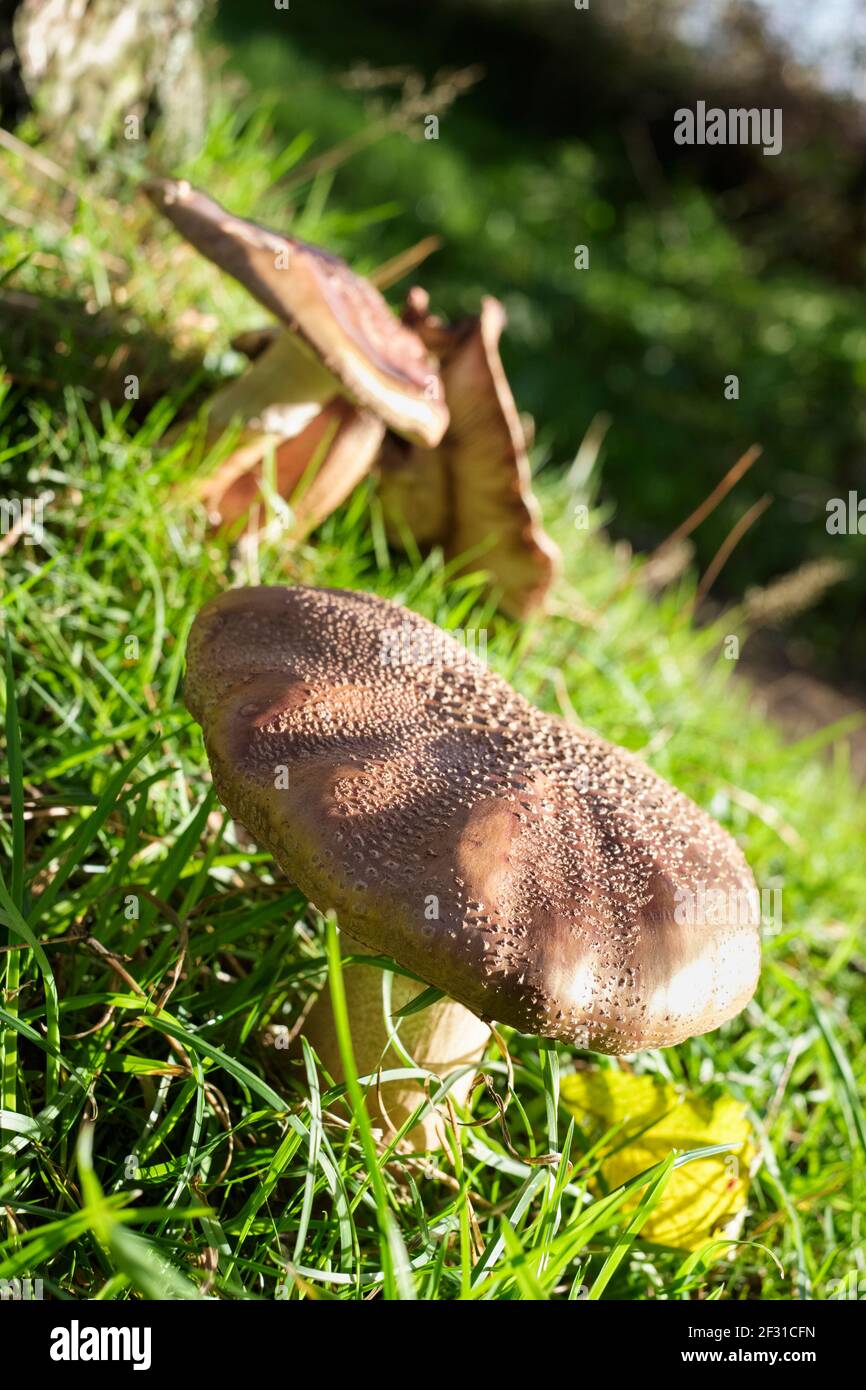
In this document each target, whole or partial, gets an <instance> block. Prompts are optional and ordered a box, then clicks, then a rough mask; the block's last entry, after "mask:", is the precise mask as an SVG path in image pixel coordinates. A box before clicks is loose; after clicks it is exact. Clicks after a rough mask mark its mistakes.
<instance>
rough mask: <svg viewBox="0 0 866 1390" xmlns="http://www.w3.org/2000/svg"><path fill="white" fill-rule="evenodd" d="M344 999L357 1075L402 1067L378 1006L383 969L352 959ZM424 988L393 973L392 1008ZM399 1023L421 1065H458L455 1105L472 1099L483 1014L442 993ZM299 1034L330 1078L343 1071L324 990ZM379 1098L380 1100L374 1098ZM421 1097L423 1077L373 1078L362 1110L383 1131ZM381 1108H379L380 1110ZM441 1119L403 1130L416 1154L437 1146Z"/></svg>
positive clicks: (432, 1114) (439, 1071)
mask: <svg viewBox="0 0 866 1390" xmlns="http://www.w3.org/2000/svg"><path fill="white" fill-rule="evenodd" d="M342 937H343V943H344V950H345V951H346V952H347V953H349V954H351V955H375V954H376V952H374V951H370V950H368V948H367V947H366V946H361V945H360V944H359V943H358V942H356V941H354V940H353V939H352V938H351V937H349V936H347V935H346V933H345V932H343V933H342ZM344 985H345V990H346V1004H347V1007H348V1013H349V1021H350V1024H351V1029H352V1051H353V1053H354V1057H355V1065H356V1067H357V1069H358V1075H359V1076H371V1075H375V1073H376V1072H377V1071H378V1069H379V1068H380V1067H381V1068H382V1070H383V1071H386V1070H389V1069H391V1068H394V1067H405V1065H406V1062H405V1059H404V1058H402V1057H400V1056H399V1055H398V1054H397V1053H396V1052H395V1051H394V1048H393V1046H392V1045H391V1043H390V1042H389V1039H388V1033H387V1031H386V1028H385V1021H384V1017H383V1008H382V971H381V969H380V968H379V967H378V966H374V965H369V966H367V965H350V966H348V967H347V969H346V972H345V976H344ZM421 991H422V986H421V985H419V984H418V982H417V980H410V979H407V978H406V976H405V975H395V976H394V983H393V988H392V994H391V1009H392V1013H396V1012H397V1010H399V1009H401V1008H402V1007H403V1006H404V1005H405V1004H408V1003H409V1001H410V1000H411V999H414V998H416V997H417V995H418V994H420V993H421ZM395 1026H399V1037H400V1042H401V1043H402V1045H403V1047H404V1048H405V1050H406V1052H408V1054H409V1055H410V1057H412V1058H413V1059H414V1061H415V1062H416V1063H417V1065H418V1066H419V1067H424V1068H425V1069H426V1070H427V1071H429V1072H432V1073H434V1074H435V1075H436V1076H440V1077H444V1076H447V1075H448V1074H449V1073H450V1072H453V1071H455V1070H457V1069H458V1068H459V1067H466V1068H468V1070H467V1071H466V1073H465V1074H464V1075H463V1076H461V1077H459V1079H458V1080H457V1081H456V1082H455V1084H454V1085H453V1086H452V1087H451V1089H450V1090H449V1092H448V1094H449V1095H450V1096H451V1098H452V1100H453V1101H454V1102H455V1104H456V1105H457V1106H458V1107H460V1106H463V1105H465V1104H466V1102H467V1101H468V1099H469V1094H470V1090H471V1087H472V1081H473V1077H474V1075H475V1070H476V1068H477V1067H478V1065H479V1064H480V1062H481V1059H482V1057H483V1055H484V1049H485V1047H486V1045H487V1041H488V1039H489V1037H490V1029H489V1028H488V1026H487V1024H486V1023H482V1021H481V1019H480V1018H477V1017H476V1015H475V1014H473V1013H470V1012H469V1010H468V1009H466V1008H464V1007H463V1005H462V1004H458V1003H456V1001H455V1000H453V999H447V998H446V999H440V1000H438V1001H437V1002H436V1003H435V1004H431V1005H430V1006H429V1008H426V1009H423V1010H421V1011H420V1012H419V1013H417V1014H410V1015H409V1016H408V1017H406V1018H403V1019H398V1020H395ZM304 1033H305V1035H306V1038H307V1040H308V1042H310V1043H312V1045H313V1047H314V1048H315V1049H316V1052H317V1053H318V1054H319V1058H320V1060H321V1062H322V1065H323V1066H324V1068H325V1069H326V1071H328V1072H330V1074H331V1076H333V1078H334V1080H335V1081H343V1080H344V1079H345V1074H344V1072H343V1064H342V1061H341V1058H340V1049H339V1046H338V1043H337V1035H336V1030H335V1027H334V1015H333V1013H332V1011H331V995H330V990H328V989H327V988H326V989H324V990H323V991H322V993H321V994H320V995H319V997H318V999H317V1000H316V1003H315V1004H314V1005H313V1008H312V1010H311V1011H310V1014H309V1016H308V1018H307V1021H306V1024H305V1027H304ZM380 1096H381V1105H380V1103H379V1098H380ZM424 1099H425V1092H424V1087H423V1082H419V1081H411V1080H406V1081H385V1082H382V1084H381V1086H380V1087H379V1088H378V1091H377V1088H376V1086H375V1083H374V1084H373V1085H371V1087H370V1089H369V1090H368V1092H367V1109H368V1110H369V1112H370V1114H371V1115H372V1117H373V1118H374V1120H376V1121H377V1122H378V1123H380V1124H381V1125H382V1127H383V1129H384V1130H385V1132H386V1136H387V1132H388V1130H389V1128H390V1126H389V1124H388V1121H389V1120H390V1122H391V1124H392V1125H394V1126H395V1127H396V1128H398V1129H399V1128H400V1126H401V1125H402V1124H403V1122H404V1121H405V1120H406V1119H407V1118H408V1117H409V1116H410V1115H411V1114H412V1112H413V1110H416V1109H417V1107H418V1106H419V1105H420V1104H421V1102H422V1101H423V1100H424ZM383 1108H384V1112H385V1113H384V1114H383ZM442 1138H443V1136H442V1119H441V1116H440V1115H439V1114H437V1112H436V1111H435V1110H431V1111H429V1112H428V1113H427V1114H426V1115H425V1116H423V1118H422V1119H421V1120H420V1121H419V1122H418V1124H416V1125H414V1126H413V1128H412V1129H411V1130H410V1131H409V1133H408V1134H407V1135H406V1141H405V1142H406V1145H407V1146H408V1147H409V1148H411V1149H413V1150H414V1151H416V1152H420V1151H422V1150H425V1149H430V1148H436V1147H438V1146H441V1144H442Z"/></svg>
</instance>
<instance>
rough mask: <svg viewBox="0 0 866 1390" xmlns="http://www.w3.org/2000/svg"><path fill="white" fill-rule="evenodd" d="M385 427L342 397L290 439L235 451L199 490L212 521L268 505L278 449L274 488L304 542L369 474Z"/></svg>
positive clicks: (265, 440)
mask: <svg viewBox="0 0 866 1390" xmlns="http://www.w3.org/2000/svg"><path fill="white" fill-rule="evenodd" d="M384 433H385V426H384V425H383V424H382V422H381V420H379V419H377V417H376V416H375V415H371V414H370V412H369V411H367V410H359V409H358V408H357V407H356V406H354V405H351V404H350V402H349V401H347V400H344V399H343V398H342V397H341V396H336V397H335V398H334V399H333V400H331V401H329V402H328V403H327V404H326V405H324V406H323V407H322V408H321V409H320V410H319V411H318V413H317V414H316V415H315V416H314V417H313V419H312V420H311V421H310V422H309V424H308V425H306V426H305V428H304V429H302V430H300V431H299V432H298V434H295V435H292V436H290V437H288V438H281V437H280V436H278V435H268V434H264V435H258V436H256V437H254V439H253V441H252V442H251V443H247V444H246V445H244V446H242V447H241V448H240V449H237V450H235V451H234V453H232V454H231V455H230V456H229V458H228V459H227V460H226V461H225V463H224V464H222V465H221V466H220V467H218V468H217V469H216V471H215V472H214V473H212V474H211V475H210V476H209V477H208V478H207V479H206V480H205V482H204V484H203V485H201V486H200V487H199V489H198V491H199V496H200V497H201V499H202V501H203V502H204V503H205V505H206V507H207V509H208V512H209V514H210V517H211V520H212V521H213V522H214V523H215V524H217V525H220V526H233V525H234V524H235V523H236V522H238V521H240V519H241V518H242V517H247V518H248V519H249V518H250V517H251V516H252V515H253V514H254V509H255V508H256V506H257V505H258V504H260V503H261V502H262V501H263V496H262V482H263V477H264V460H265V455H266V453H267V451H268V448H269V447H271V448H273V451H274V486H275V489H276V492H277V494H278V496H280V497H282V498H284V499H285V500H286V501H287V502H290V503H291V509H292V513H293V519H292V525H291V530H290V532H289V534H290V535H291V536H292V538H293V539H301V538H303V537H304V536H306V535H307V534H308V533H309V532H310V531H313V530H315V528H316V527H317V526H319V525H320V524H321V522H323V521H324V520H325V518H326V517H329V516H330V515H331V512H333V511H335V510H336V508H337V507H339V505H340V503H341V502H344V501H345V499H346V498H347V497H348V496H349V493H350V492H351V491H352V490H353V488H355V487H356V486H357V484H358V483H360V482H361V480H362V479H363V478H364V476H365V475H366V474H367V473H368V472H369V470H370V467H371V466H372V463H373V460H374V458H375V457H376V453H377V452H378V450H379V447H380V445H381V443H382V436H383V435H384Z"/></svg>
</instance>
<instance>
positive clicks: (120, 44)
mask: <svg viewBox="0 0 866 1390" xmlns="http://www.w3.org/2000/svg"><path fill="white" fill-rule="evenodd" d="M0 3H3V4H4V8H5V11H6V12H7V14H8V12H9V11H10V10H11V11H12V13H11V32H12V36H13V40H14V50H15V54H14V58H17V66H18V69H19V71H20V81H21V83H23V87H24V89H25V91H26V96H27V98H28V100H29V103H30V105H31V106H32V108H33V110H34V111H35V113H36V117H37V119H38V122H39V125H40V127H41V128H42V130H43V131H44V132H45V133H46V135H49V136H51V137H53V138H54V139H55V140H56V141H58V142H59V143H60V144H61V145H70V146H73V145H77V146H80V147H83V148H84V149H85V150H86V151H87V152H88V153H90V154H98V153H99V152H100V151H102V150H103V149H105V148H106V147H107V146H109V145H112V144H115V143H118V142H119V141H121V140H130V141H131V140H139V139H143V138H144V137H145V135H146V134H148V133H149V131H150V129H151V128H152V127H153V125H154V123H155V121H156V120H157V119H159V120H160V122H161V128H162V134H163V140H164V142H165V146H166V147H167V149H168V151H169V155H170V157H171V158H181V157H183V155H185V154H189V153H191V152H192V151H194V150H195V149H196V148H197V147H198V145H199V144H200V142H201V139H202V135H203V129H204V111H205V102H204V80H203V72H202V64H201V60H200V58H199V55H198V52H197V50H196V46H195V26H196V24H197V23H198V21H199V20H200V19H201V17H202V15H203V14H204V13H205V12H206V11H209V10H210V8H211V0H0ZM0 27H2V17H0ZM6 27H7V29H8V28H9V22H8V19H7V26H6ZM0 45H2V33H0ZM14 58H10V59H9V66H10V68H14V66H15V62H14ZM10 90H11V89H10Z"/></svg>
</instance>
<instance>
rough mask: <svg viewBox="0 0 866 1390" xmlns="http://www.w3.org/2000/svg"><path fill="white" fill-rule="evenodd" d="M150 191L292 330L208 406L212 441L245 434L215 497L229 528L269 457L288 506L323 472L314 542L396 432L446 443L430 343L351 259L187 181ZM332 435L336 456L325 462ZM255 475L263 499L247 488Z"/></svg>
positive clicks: (250, 342)
mask: <svg viewBox="0 0 866 1390" xmlns="http://www.w3.org/2000/svg"><path fill="white" fill-rule="evenodd" d="M143 187H144V191H145V192H146V194H147V196H148V197H149V198H150V200H151V202H153V203H154V205H155V206H156V207H157V208H158V209H159V210H160V211H161V212H163V213H164V214H165V215H166V217H168V218H169V219H170V220H171V221H172V222H173V223H174V225H175V227H176V228H177V230H178V231H179V232H180V233H181V235H182V236H184V237H186V239H187V241H189V242H190V243H191V244H192V245H193V246H195V247H196V249H197V250H198V251H200V252H201V253H202V254H203V255H205V256H207V257H208V259H209V260H212V261H214V262H215V264H216V265H218V266H220V267H221V268H222V269H223V270H225V271H227V272H228V273H229V274H230V275H233V276H234V277H235V279H236V280H239V281H240V283H241V284H242V285H244V286H245V287H246V289H248V290H249V291H250V293H251V294H252V295H254V296H255V298H256V299H257V300H258V301H259V302H260V303H261V304H263V305H264V306H265V308H267V309H269V310H270V311H271V313H273V314H274V315H275V316H276V317H277V319H278V320H279V321H280V323H281V325H283V326H284V331H281V332H278V333H276V334H274V335H269V334H267V333H266V332H263V331H262V330H256V331H255V332H254V333H252V334H250V335H247V337H246V339H245V338H244V337H242V338H241V340H240V341H241V345H242V347H249V348H250V355H251V358H252V363H251V366H250V367H249V369H248V370H247V371H246V372H244V373H243V374H242V375H241V376H239V377H237V378H236V379H235V380H233V381H231V382H229V383H228V384H227V385H226V386H224V387H223V388H222V389H221V390H219V391H217V393H216V394H215V396H214V397H213V398H212V400H211V401H210V403H209V406H208V411H207V418H208V433H209V438H210V439H215V438H217V437H218V436H219V435H220V434H222V433H223V431H224V430H225V429H226V428H227V427H228V426H229V425H231V424H232V423H233V422H236V421H240V423H241V426H242V434H241V438H240V441H239V443H238V446H237V448H236V449H235V450H234V452H233V453H232V455H231V456H230V458H229V460H228V461H227V463H226V464H225V465H223V467H222V468H221V469H219V470H218V472H217V475H216V476H215V477H214V478H212V479H210V480H209V481H208V483H207V484H206V486H205V489H204V494H203V495H204V497H205V500H206V502H207V503H208V505H209V507H210V508H211V510H212V511H214V512H215V513H216V514H217V515H218V516H219V518H220V519H221V520H223V521H230V520H233V519H234V518H235V517H236V516H237V515H238V506H239V499H241V498H243V500H244V501H246V502H248V501H249V500H250V498H251V497H254V496H255V495H256V494H257V492H258V488H257V486H256V485H255V484H257V481H258V478H259V477H260V476H261V471H262V462H263V460H264V458H265V456H266V454H267V451H268V449H269V447H273V448H274V450H275V454H276V475H277V479H278V486H279V488H280V492H281V494H282V495H283V496H290V495H291V491H292V490H293V488H294V487H295V486H296V484H297V482H298V480H299V478H300V477H301V476H303V475H304V474H305V473H306V471H307V469H308V468H310V465H311V464H312V470H314V471H316V478H317V481H318V482H319V483H320V487H319V489H318V491H316V492H313V493H312V496H311V495H310V493H307V494H305V502H304V504H303V507H299V508H297V509H296V511H297V513H298V516H297V522H298V529H299V530H309V529H311V527H312V526H313V525H315V524H317V522H318V521H319V520H321V519H322V518H321V513H322V499H323V498H324V499H327V504H328V506H329V508H330V509H333V507H334V506H336V505H338V503H339V502H340V501H342V500H343V498H344V497H346V496H348V494H349V492H351V490H352V488H353V487H354V486H355V484H356V483H357V482H358V481H359V479H360V478H361V477H363V475H364V473H366V472H367V470H368V469H369V468H370V467H371V465H372V463H373V460H374V459H375V456H376V453H377V451H378V448H379V446H380V444H381V442H382V437H383V435H384V432H385V426H386V425H387V426H388V427H389V428H390V429H392V430H394V431H395V432H396V433H397V434H398V435H400V436H402V437H404V438H406V439H409V440H411V441H412V442H413V443H416V444H423V445H425V446H426V447H433V446H434V445H436V444H437V443H438V442H439V440H440V439H441V437H442V434H443V432H444V430H445V426H446V424H447V422H448V411H447V408H446V406H445V402H444V396H443V392H442V385H441V382H440V380H439V376H438V373H437V372H436V370H435V368H434V367H433V364H432V363H431V361H430V359H429V356H428V353H427V350H426V348H425V347H424V344H423V342H422V341H421V339H420V338H419V337H418V335H417V334H416V333H415V332H414V331H413V330H412V329H411V328H409V327H408V326H407V325H405V324H403V323H401V321H400V320H399V319H398V318H397V317H396V316H395V315H394V314H392V312H391V310H390V309H389V308H388V305H387V304H386V302H385V300H384V299H383V298H382V296H381V294H380V293H379V292H378V290H376V289H375V288H374V287H373V285H371V284H370V283H369V282H368V281H366V280H364V279H362V278H361V277H360V276H358V275H355V274H354V273H353V272H352V271H351V270H350V269H349V267H348V266H347V265H346V264H345V262H344V261H341V260H340V259H339V257H337V256H333V255H330V254H329V253H328V252H326V251H322V250H321V249H320V248H319V247H316V246H312V245H310V244H308V243H307V242H303V241H299V240H297V239H296V238H292V237H285V236H281V235H278V234H277V233H276V232H271V231H267V230H266V229H265V228H263V227H259V226H257V225H256V223H254V222H248V221H246V220H245V219H243V218H240V217H235V216H233V215H232V214H231V213H229V212H227V211H226V210H225V209H224V208H222V207H220V205H219V204H218V203H216V202H214V201H213V199H211V198H208V197H207V196H206V195H205V194H204V193H200V192H198V191H197V190H196V189H194V188H192V187H191V185H190V184H188V183H187V182H185V181H184V180H172V179H152V180H149V181H148V182H146V183H145V184H144V185H143ZM346 402H348V406H347V405H346V404H345V403H346ZM323 415H324V417H325V418H324V419H322V418H321V417H322V416H323ZM329 427H333V428H332V429H331V430H330V437H331V440H332V442H333V444H334V446H335V450H334V451H329V450H328V449H327V448H326V449H325V450H324V452H322V451H321V450H319V454H320V455H321V456H319V454H316V452H315V450H316V446H318V445H320V444H321V442H322V439H323V438H325V437H326V436H328V434H329ZM312 470H311V471H312ZM246 472H251V479H250V482H252V483H253V484H254V485H253V486H252V487H250V485H249V483H245V484H243V485H240V486H239V479H240V478H241V477H242V476H243V474H244V473H246ZM323 475H325V477H324V478H323ZM284 489H285V491H284ZM325 514H327V512H325Z"/></svg>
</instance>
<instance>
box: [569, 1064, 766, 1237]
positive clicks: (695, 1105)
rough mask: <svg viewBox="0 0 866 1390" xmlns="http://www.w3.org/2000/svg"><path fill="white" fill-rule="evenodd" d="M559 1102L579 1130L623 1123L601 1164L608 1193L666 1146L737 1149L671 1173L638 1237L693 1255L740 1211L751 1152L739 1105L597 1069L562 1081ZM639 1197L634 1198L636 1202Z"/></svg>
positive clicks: (655, 1080) (650, 1078)
mask: <svg viewBox="0 0 866 1390" xmlns="http://www.w3.org/2000/svg"><path fill="white" fill-rule="evenodd" d="M562 1101H563V1104H564V1105H565V1106H566V1108H567V1109H568V1110H569V1111H571V1113H572V1114H573V1115H574V1116H575V1117H576V1119H577V1120H578V1123H579V1124H580V1125H581V1126H582V1128H584V1129H587V1128H589V1129H595V1130H596V1131H598V1132H600V1133H603V1132H604V1131H605V1130H607V1129H610V1128H611V1126H612V1125H616V1124H620V1125H621V1128H620V1129H619V1130H618V1131H617V1133H616V1134H615V1135H614V1136H613V1138H612V1139H611V1140H610V1143H609V1146H608V1147H607V1149H606V1151H605V1156H604V1158H603V1159H602V1164H601V1173H602V1176H603V1177H604V1181H605V1183H606V1184H607V1187H608V1189H609V1190H612V1189H613V1188H615V1187H619V1185H620V1184H621V1183H623V1182H625V1181H626V1180H627V1179H628V1178H633V1177H635V1175H636V1174H638V1173H641V1172H643V1171H644V1169H646V1168H649V1167H651V1166H652V1164H654V1163H659V1162H660V1161H661V1160H662V1159H663V1158H667V1156H668V1154H669V1153H670V1152H671V1150H672V1149H675V1150H676V1151H677V1152H678V1153H684V1152H685V1151H686V1150H687V1149H698V1148H703V1147H704V1146H705V1145H709V1144H733V1145H735V1148H734V1149H733V1150H732V1151H731V1152H729V1153H724V1154H719V1155H718V1156H717V1157H715V1158H702V1159H697V1160H696V1161H695V1162H694V1163H687V1164H685V1166H684V1167H682V1168H677V1169H675V1171H674V1172H673V1173H672V1175H671V1178H670V1181H669V1183H668V1185H667V1187H666V1189H665V1191H664V1193H663V1194H662V1197H661V1200H660V1202H659V1204H658V1206H657V1207H656V1208H655V1210H654V1211H653V1212H652V1213H651V1215H650V1216H649V1218H648V1219H647V1221H646V1222H645V1224H644V1226H643V1228H642V1230H641V1236H642V1237H643V1239H644V1240H648V1241H652V1242H653V1243H655V1244H656V1245H673V1246H676V1247H677V1248H678V1249H682V1250H698V1249H700V1247H701V1246H702V1245H704V1244H705V1243H706V1242H707V1241H708V1240H712V1239H713V1238H717V1237H719V1236H720V1235H723V1234H724V1233H725V1230H726V1228H727V1227H729V1226H730V1224H731V1222H732V1221H733V1218H734V1217H735V1216H736V1215H737V1214H738V1213H739V1212H741V1211H742V1209H743V1208H744V1207H745V1205H746V1198H747V1194H748V1188H749V1168H750V1165H751V1162H752V1158H753V1156H754V1152H755V1151H754V1144H753V1139H752V1131H751V1128H750V1126H749V1121H748V1117H747V1115H746V1109H745V1106H743V1105H741V1104H740V1102H739V1101H738V1100H734V1099H733V1098H732V1097H731V1096H723V1097H722V1099H721V1100H715V1101H711V1100H706V1099H704V1098H702V1097H699V1096H694V1095H689V1094H688V1093H687V1092H683V1091H680V1090H678V1089H677V1088H675V1087H674V1086H670V1085H668V1084H667V1083H666V1082H664V1081H662V1080H661V1079H660V1078H657V1077H655V1076H632V1075H631V1073H630V1072H624V1071H600V1070H596V1071H586V1072H578V1073H577V1074H576V1075H574V1076H564V1077H563V1078H562ZM639 1200H640V1193H638V1194H637V1196H636V1197H635V1199H634V1204H636V1203H637V1202H638V1201H639Z"/></svg>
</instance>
